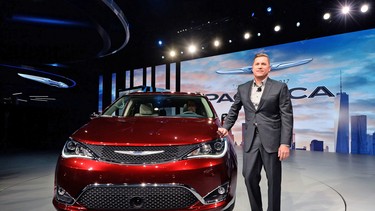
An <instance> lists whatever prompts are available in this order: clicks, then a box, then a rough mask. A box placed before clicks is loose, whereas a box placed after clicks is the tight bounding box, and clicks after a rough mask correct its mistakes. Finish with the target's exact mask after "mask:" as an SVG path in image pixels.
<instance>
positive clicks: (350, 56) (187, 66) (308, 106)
mask: <svg viewBox="0 0 375 211" xmlns="http://www.w3.org/2000/svg"><path fill="white" fill-rule="evenodd" d="M374 46H375V30H374V29H372V30H364V31H359V32H353V33H346V34H340V35H335V36H329V37H324V38H317V39H311V40H305V41H299V42H293V43H288V44H282V45H276V46H269V47H264V48H259V49H252V50H246V51H241V52H235V53H230V54H223V55H218V56H213V57H207V58H201V59H195V60H189V61H184V62H182V63H181V91H190V92H195V91H199V92H202V93H204V94H206V95H207V96H208V97H209V98H210V99H211V102H212V103H213V105H214V107H215V108H216V110H217V111H218V115H221V114H222V113H227V112H228V110H229V108H230V106H231V104H232V101H233V96H234V95H235V93H236V91H237V90H236V89H237V86H238V85H239V84H242V83H245V82H247V81H249V80H251V79H252V78H253V76H252V73H251V64H252V59H253V57H254V55H255V54H256V53H259V52H264V53H267V54H269V56H270V58H271V65H272V70H271V72H270V78H272V79H276V80H279V81H282V82H285V83H287V85H288V87H289V90H290V93H291V96H292V103H293V108H294V140H293V142H294V146H295V147H296V148H297V149H306V150H317V151H329V152H343V153H348V152H349V153H357V154H374V146H375V145H374V144H375V143H374V135H373V134H374V132H375V91H374V90H375V48H374ZM241 112H242V113H241V115H240V117H239V119H238V120H237V123H236V125H235V127H234V128H232V133H233V135H234V138H235V141H236V143H237V144H241V142H242V123H243V122H244V114H243V110H242V111H241ZM339 147H343V148H344V149H343V151H340V149H338V148H339Z"/></svg>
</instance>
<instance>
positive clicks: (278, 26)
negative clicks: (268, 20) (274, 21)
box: [273, 25, 281, 32]
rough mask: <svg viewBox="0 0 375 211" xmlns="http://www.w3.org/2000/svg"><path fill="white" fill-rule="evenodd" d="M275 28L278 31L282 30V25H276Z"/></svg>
mask: <svg viewBox="0 0 375 211" xmlns="http://www.w3.org/2000/svg"><path fill="white" fill-rule="evenodd" d="M273 30H275V32H278V31H280V30H281V26H280V25H276V26H275V28H273Z"/></svg>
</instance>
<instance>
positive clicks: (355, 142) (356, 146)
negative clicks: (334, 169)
mask: <svg viewBox="0 0 375 211" xmlns="http://www.w3.org/2000/svg"><path fill="white" fill-rule="evenodd" d="M350 125H351V140H352V142H351V153H352V154H368V143H367V134H366V133H367V117H366V115H358V116H351V123H350Z"/></svg>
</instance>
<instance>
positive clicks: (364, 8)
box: [361, 4, 369, 13]
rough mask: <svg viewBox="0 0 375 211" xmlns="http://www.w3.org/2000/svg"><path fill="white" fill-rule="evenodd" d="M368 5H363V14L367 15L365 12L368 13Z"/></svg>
mask: <svg viewBox="0 0 375 211" xmlns="http://www.w3.org/2000/svg"><path fill="white" fill-rule="evenodd" d="M368 9H369V8H368V4H364V5H362V7H361V12H362V13H365V12H367V11H368Z"/></svg>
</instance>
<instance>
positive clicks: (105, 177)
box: [53, 92, 237, 211]
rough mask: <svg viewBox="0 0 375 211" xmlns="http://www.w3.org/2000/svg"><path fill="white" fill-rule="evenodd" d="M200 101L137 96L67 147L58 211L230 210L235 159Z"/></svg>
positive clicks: (58, 180) (58, 177) (119, 103)
mask: <svg viewBox="0 0 375 211" xmlns="http://www.w3.org/2000/svg"><path fill="white" fill-rule="evenodd" d="M219 126H220V119H219V117H218V116H217V114H216V112H215V110H214V108H213V106H212V104H211V103H210V101H209V100H208V99H207V97H205V96H204V95H202V94H197V93H177V92H134V93H130V94H127V95H124V96H122V97H120V98H118V99H117V100H116V101H115V102H114V103H113V104H111V105H110V106H109V107H108V108H106V109H105V111H104V112H103V113H102V114H100V115H98V116H95V117H93V118H92V119H91V121H90V122H88V123H87V124H86V125H84V126H82V127H81V128H80V129H78V130H77V131H76V132H74V133H73V134H72V135H71V137H69V139H68V140H67V142H66V143H65V146H64V148H63V150H62V153H61V156H60V157H59V159H58V162H57V166H56V173H55V185H54V187H55V191H54V198H53V204H54V206H55V208H56V210H71V211H73V210H77V211H78V210H85V211H91V210H100V211H103V210H111V211H113V210H153V211H155V210H215V211H216V210H217V211H218V210H233V208H234V204H235V193H236V183H237V156H236V153H235V150H234V147H233V141H232V140H229V137H228V138H220V137H219V136H218V135H217V133H216V131H217V128H218V127H219Z"/></svg>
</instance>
